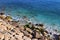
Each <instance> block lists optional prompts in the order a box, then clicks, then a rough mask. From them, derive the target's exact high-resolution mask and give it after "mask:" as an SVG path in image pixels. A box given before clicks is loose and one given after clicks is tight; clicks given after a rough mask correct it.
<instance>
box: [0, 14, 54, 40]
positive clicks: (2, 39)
mask: <svg viewBox="0 0 60 40" xmlns="http://www.w3.org/2000/svg"><path fill="white" fill-rule="evenodd" d="M36 26H37V27H36ZM43 26H44V25H43V24H35V25H34V24H32V23H27V24H25V25H20V24H19V21H14V20H12V18H11V17H10V16H5V15H4V14H3V13H0V40H53V39H50V36H49V35H48V31H47V30H45V29H44V27H43Z"/></svg>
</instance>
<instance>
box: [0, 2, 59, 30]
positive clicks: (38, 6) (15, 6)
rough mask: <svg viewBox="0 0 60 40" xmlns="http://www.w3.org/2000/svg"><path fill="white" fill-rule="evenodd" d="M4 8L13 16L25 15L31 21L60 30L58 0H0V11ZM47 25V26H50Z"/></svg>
mask: <svg viewBox="0 0 60 40" xmlns="http://www.w3.org/2000/svg"><path fill="white" fill-rule="evenodd" d="M3 8H4V10H3V11H4V12H5V13H6V14H10V15H11V16H13V17H14V18H17V15H19V17H22V16H27V17H28V18H29V19H32V21H33V22H37V23H43V24H46V25H50V26H52V29H58V30H60V2H54V1H17V2H16V1H12V2H3V3H2V2H1V3H0V11H2V10H1V9H3ZM50 26H48V27H50Z"/></svg>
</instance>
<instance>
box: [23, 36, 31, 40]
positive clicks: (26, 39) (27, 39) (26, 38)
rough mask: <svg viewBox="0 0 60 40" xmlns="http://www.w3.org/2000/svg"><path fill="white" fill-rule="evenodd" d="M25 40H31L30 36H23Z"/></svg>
mask: <svg viewBox="0 0 60 40" xmlns="http://www.w3.org/2000/svg"><path fill="white" fill-rule="evenodd" d="M23 40H31V39H30V38H28V37H27V36H24V37H23Z"/></svg>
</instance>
